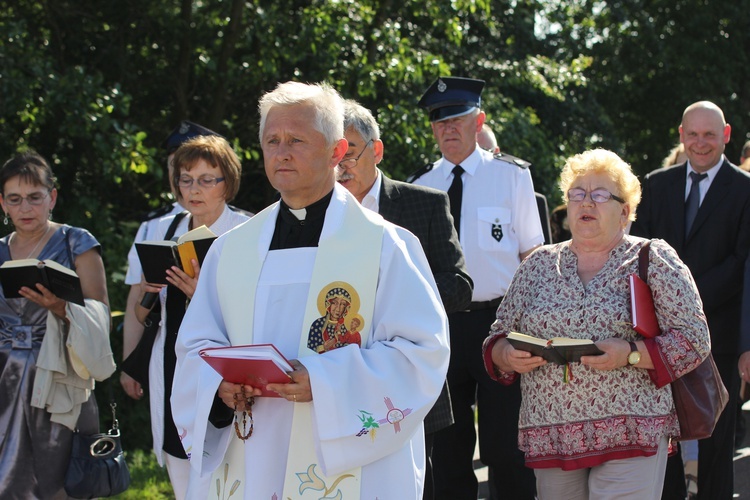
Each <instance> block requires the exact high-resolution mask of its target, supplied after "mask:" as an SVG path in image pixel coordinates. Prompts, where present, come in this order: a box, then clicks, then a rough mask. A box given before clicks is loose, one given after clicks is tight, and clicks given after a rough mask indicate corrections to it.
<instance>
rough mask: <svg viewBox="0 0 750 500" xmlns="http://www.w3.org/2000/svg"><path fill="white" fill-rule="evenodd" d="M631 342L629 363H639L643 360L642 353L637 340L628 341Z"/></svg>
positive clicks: (631, 364)
mask: <svg viewBox="0 0 750 500" xmlns="http://www.w3.org/2000/svg"><path fill="white" fill-rule="evenodd" d="M628 344H630V354H628V364H629V365H630V366H633V365H637V364H638V363H640V362H641V353H640V352H638V346H637V345H635V342H628Z"/></svg>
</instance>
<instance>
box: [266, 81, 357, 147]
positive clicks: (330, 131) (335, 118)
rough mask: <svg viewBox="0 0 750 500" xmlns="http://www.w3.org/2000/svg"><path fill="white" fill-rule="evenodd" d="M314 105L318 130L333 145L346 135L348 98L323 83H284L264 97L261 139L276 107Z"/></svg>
mask: <svg viewBox="0 0 750 500" xmlns="http://www.w3.org/2000/svg"><path fill="white" fill-rule="evenodd" d="M295 105H305V106H312V108H313V109H314V111H315V121H314V123H313V126H314V127H315V130H317V131H318V132H320V133H321V134H323V136H325V138H326V146H327V147H332V146H333V145H334V144H336V142H337V141H340V140H341V139H343V138H344V101H343V99H342V98H341V96H340V95H339V93H338V92H336V90H335V89H333V88H332V87H330V86H329V85H327V84H324V83H321V84H318V83H312V84H309V83H299V82H285V83H280V84H278V85H277V86H276V88H275V89H274V90H272V91H271V92H268V93H266V94H265V95H263V97H261V98H260V102H259V103H258V109H259V111H260V130H259V131H258V138H259V139H260V142H261V143H262V142H263V131H264V130H265V127H266V118H267V117H268V112H269V111H270V110H271V108H273V107H274V106H295Z"/></svg>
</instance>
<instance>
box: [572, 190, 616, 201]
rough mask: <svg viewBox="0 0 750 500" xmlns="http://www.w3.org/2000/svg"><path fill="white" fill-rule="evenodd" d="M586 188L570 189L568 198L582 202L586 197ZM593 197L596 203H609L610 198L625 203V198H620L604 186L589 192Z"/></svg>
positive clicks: (592, 199)
mask: <svg viewBox="0 0 750 500" xmlns="http://www.w3.org/2000/svg"><path fill="white" fill-rule="evenodd" d="M586 194H587V193H586V190H585V189H581V188H573V189H569V190H568V200H570V201H574V202H576V203H578V202H581V201H583V200H585V199H586ZM588 194H589V196H590V197H591V201H593V202H594V203H607V202H608V201H609V200H610V199H612V200H615V201H619V202H620V203H623V204H624V203H625V200H623V199H622V198H620V197H619V196H615V195H613V194H612V193H610V192H609V191H607V190H606V189H604V188H600V189H594V190H593V191H591V192H590V193H588Z"/></svg>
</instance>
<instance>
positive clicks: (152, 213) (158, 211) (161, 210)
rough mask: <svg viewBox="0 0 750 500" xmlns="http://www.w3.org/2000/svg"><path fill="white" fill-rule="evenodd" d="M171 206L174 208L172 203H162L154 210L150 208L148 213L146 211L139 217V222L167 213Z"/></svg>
mask: <svg viewBox="0 0 750 500" xmlns="http://www.w3.org/2000/svg"><path fill="white" fill-rule="evenodd" d="M173 208H174V205H172V204H169V205H164V206H163V207H159V208H156V209H154V210H151V211H150V212H149V213H147V214H146V215H144V216H143V217H142V218H141V222H147V221H150V220H153V219H158V218H160V217H164V216H165V215H168V214H169V212H171V211H172V209H173Z"/></svg>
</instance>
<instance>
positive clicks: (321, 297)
mask: <svg viewBox="0 0 750 500" xmlns="http://www.w3.org/2000/svg"><path fill="white" fill-rule="evenodd" d="M337 288H340V289H342V290H345V291H346V293H348V294H349V297H351V304H350V305H349V312H348V315H352V314H356V313H357V311H359V294H358V293H357V291H356V290H355V289H354V287H353V286H351V285H350V284H349V283H347V282H346V281H332V282H331V283H329V284H327V285H326V286H324V287H323V289H322V290H320V292H319V293H318V312H320V315H321V316H325V314H326V295H328V292H330V291H331V290H335V289H337ZM360 319H361V318H360Z"/></svg>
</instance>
